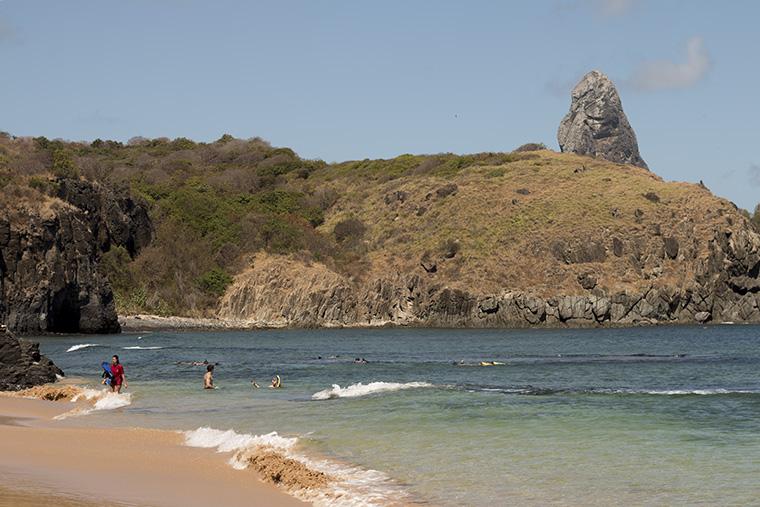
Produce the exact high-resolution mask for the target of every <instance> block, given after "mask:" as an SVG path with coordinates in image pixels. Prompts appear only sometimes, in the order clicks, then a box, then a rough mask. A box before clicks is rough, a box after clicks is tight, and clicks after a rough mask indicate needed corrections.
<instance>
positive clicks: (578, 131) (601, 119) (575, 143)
mask: <svg viewBox="0 0 760 507" xmlns="http://www.w3.org/2000/svg"><path fill="white" fill-rule="evenodd" d="M571 96H572V103H571V104H570V112H568V113H567V115H566V116H565V117H564V118H563V119H562V122H561V123H560V125H559V131H558V132H557V139H558V140H559V147H560V149H561V150H562V151H563V152H571V153H577V154H579V155H591V156H594V157H600V158H603V159H605V160H609V161H611V162H617V163H620V164H632V165H635V166H638V167H644V168H646V167H647V165H646V163H645V162H644V160H643V159H642V158H641V156H640V155H639V146H638V143H637V142H636V134H635V133H634V132H633V128H631V125H630V124H629V123H628V118H627V117H626V116H625V113H624V112H623V105H622V103H621V102H620V96H619V95H618V92H617V90H616V89H615V85H614V84H612V81H610V80H609V78H607V76H605V75H604V74H602V73H601V72H599V71H598V70H592V71H591V72H589V73H588V74H586V75H585V76H584V77H583V79H581V81H580V82H579V83H578V84H577V85H576V86H575V88H573V91H572V94H571Z"/></svg>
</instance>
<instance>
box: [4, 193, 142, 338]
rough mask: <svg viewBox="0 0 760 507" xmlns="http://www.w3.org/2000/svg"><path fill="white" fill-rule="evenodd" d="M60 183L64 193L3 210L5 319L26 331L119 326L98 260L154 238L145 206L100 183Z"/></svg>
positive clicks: (92, 330)
mask: <svg viewBox="0 0 760 507" xmlns="http://www.w3.org/2000/svg"><path fill="white" fill-rule="evenodd" d="M57 183H58V186H59V188H60V191H59V194H58V197H59V198H58V199H50V201H49V202H45V203H41V204H40V205H39V206H36V207H28V206H27V207H17V208H11V207H9V208H8V209H5V210H4V212H3V213H2V214H0V322H5V323H6V325H7V326H8V329H10V330H12V331H14V332H19V333H25V334H29V333H38V332H64V333H72V332H81V333H113V332H118V331H119V323H118V320H117V317H116V310H115V307H114V300H113V293H112V291H111V287H110V285H109V283H108V280H107V279H106V278H105V276H103V275H102V274H101V273H100V272H99V271H98V262H99V260H100V256H101V254H102V253H103V252H105V251H107V250H108V249H109V248H111V247H112V246H115V245H119V246H123V247H124V248H126V249H127V250H128V251H129V252H130V253H131V254H132V255H134V254H136V253H137V252H138V251H139V250H140V248H142V247H144V246H145V245H147V244H148V242H149V241H150V239H151V237H152V234H153V228H152V225H151V222H150V220H149V218H148V214H147V210H146V207H145V206H144V205H143V204H141V203H139V202H138V201H136V200H134V199H132V198H131V197H130V196H129V195H128V194H126V193H117V192H114V191H112V190H108V189H106V188H104V187H102V186H100V185H98V184H95V183H90V182H86V181H80V180H59V181H58V182H57Z"/></svg>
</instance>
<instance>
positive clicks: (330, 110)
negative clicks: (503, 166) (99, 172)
mask: <svg viewBox="0 0 760 507" xmlns="http://www.w3.org/2000/svg"><path fill="white" fill-rule="evenodd" d="M759 22H760V2H754V1H732V2H720V3H719V2H706V1H704V2H703V1H676V0H672V1H646V0H546V1H543V2H539V1H536V2H506V1H504V2H496V1H492V2H480V1H467V2H465V1H461V2H453V1H444V0H437V1H433V0H427V1H423V0H419V1H409V0H407V1H393V0H384V1H376V2H370V1H362V0H351V1H321V2H320V1H316V0H311V1H309V0H302V1H296V0H278V1H277V2H254V1H224V0H215V1H210V0H205V1H201V0H197V1H196V0H185V1H183V0H130V1H107V0H94V1H78V0H68V1H60V0H55V1H53V0H51V1H42V0H0V59H1V60H2V67H1V69H2V71H0V97H2V99H0V130H5V131H8V132H11V133H12V134H15V135H45V136H48V137H50V138H56V137H61V138H65V139H71V140H92V139H94V138H97V137H100V138H110V139H119V140H127V139H129V138H130V137H133V136H138V135H140V136H146V137H159V136H167V137H172V138H173V137H178V136H185V137H189V138H192V139H196V140H204V141H207V140H213V139H216V138H218V137H219V136H220V135H222V134H223V133H230V134H233V135H235V136H236V137H253V136H260V137H263V138H265V139H267V140H269V141H270V142H272V143H273V144H275V145H279V146H290V147H292V148H293V149H295V150H296V151H297V152H298V153H299V154H300V155H302V156H304V157H308V158H322V159H325V160H327V161H337V160H347V159H361V158H367V157H369V158H376V157H392V156H395V155H398V154H401V153H438V152H454V153H471V152H479V151H507V150H510V149H513V148H515V147H516V146H518V145H520V144H522V143H525V142H530V141H536V142H544V143H546V144H547V145H549V146H550V147H552V148H554V149H557V140H556V129H557V126H558V125H559V122H560V120H561V118H562V116H563V115H564V114H565V113H566V112H567V109H568V107H569V102H570V95H569V94H570V89H571V88H572V86H573V84H574V83H575V82H576V81H577V80H578V79H579V78H580V77H581V76H582V75H583V74H584V73H585V72H587V71H588V70H591V69H594V68H597V69H600V70H602V71H603V72H605V73H606V74H607V75H609V76H610V78H612V80H613V81H614V82H615V83H616V84H617V86H618V89H619V91H620V94H621V96H622V100H623V106H624V108H625V111H626V113H627V115H628V117H629V120H630V122H631V124H632V125H633V127H634V129H635V130H636V133H637V136H638V138H639V147H640V151H641V154H642V156H643V157H644V159H645V160H646V161H647V163H648V164H649V166H650V168H651V169H652V170H653V171H654V172H656V173H657V174H659V175H660V176H662V177H663V178H665V179H667V180H680V181H692V182H696V181H699V180H703V181H704V182H705V184H706V185H707V186H708V187H709V188H710V189H712V190H713V191H714V192H715V193H717V194H719V195H721V196H724V197H727V198H729V199H731V200H733V201H734V202H736V203H737V204H738V205H739V206H741V207H744V208H749V209H751V208H753V207H754V206H755V204H756V203H757V202H760V192H759V190H760V152H759V151H758V144H759V143H758V142H759V141H760V123H759V122H760V99H759V98H758V97H760V42H759V41H760V36H758V30H757V28H758V23H759Z"/></svg>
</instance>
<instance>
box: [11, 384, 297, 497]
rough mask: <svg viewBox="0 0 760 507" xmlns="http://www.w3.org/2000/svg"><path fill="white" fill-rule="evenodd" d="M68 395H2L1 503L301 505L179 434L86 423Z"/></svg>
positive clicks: (219, 455) (252, 474) (224, 457)
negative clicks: (63, 398)
mask: <svg viewBox="0 0 760 507" xmlns="http://www.w3.org/2000/svg"><path fill="white" fill-rule="evenodd" d="M71 408H72V407H71V404H70V403H68V402H65V403H63V402H51V401H43V400H33V399H25V398H12V397H5V396H3V397H0V442H2V452H1V453H0V506H3V507H4V506H11V505H12V506H26V505H29V506H31V505H53V504H54V505H61V506H65V507H68V506H90V505H94V504H96V503H97V504H99V505H103V504H104V502H105V503H106V504H107V505H137V506H148V505H150V506H161V507H164V506H165V507H173V506H177V507H179V506H182V507H194V506H198V507H201V506H204V507H205V506H208V505H225V506H229V507H235V506H241V507H242V506H251V505H262V506H273V507H288V506H297V505H305V504H304V503H302V502H300V501H299V500H297V499H295V498H293V497H291V496H289V495H288V494H286V493H285V492H284V491H282V490H281V489H278V488H277V487H275V486H274V485H272V484H268V483H265V482H263V481H262V480H261V479H260V478H259V477H258V476H257V474H256V472H254V471H252V470H243V471H240V470H234V469H232V468H231V467H230V466H228V465H227V463H226V460H227V459H228V456H225V455H222V454H217V453H214V452H213V451H210V450H207V449H198V448H191V447H186V446H184V445H182V444H183V437H182V435H181V434H179V433H175V432H170V431H158V430H148V429H135V428H123V429H118V428H96V429H93V428H83V427H76V426H73V425H72V423H71V421H70V420H67V421H55V420H53V419H52V418H53V417H55V416H56V415H59V414H62V413H64V412H67V411H68V410H70V409H71Z"/></svg>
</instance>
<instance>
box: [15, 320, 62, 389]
mask: <svg viewBox="0 0 760 507" xmlns="http://www.w3.org/2000/svg"><path fill="white" fill-rule="evenodd" d="M56 375H63V371H61V369H60V368H58V367H57V366H56V365H55V364H53V361H51V360H50V359H48V358H47V357H45V356H43V355H40V346H39V343H33V342H30V341H27V340H19V339H17V338H15V337H14V336H12V335H11V334H10V333H9V332H7V331H6V330H5V329H3V328H0V391H18V390H20V389H25V388H27V387H32V386H36V385H40V384H45V383H48V382H54V381H55V380H56Z"/></svg>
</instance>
